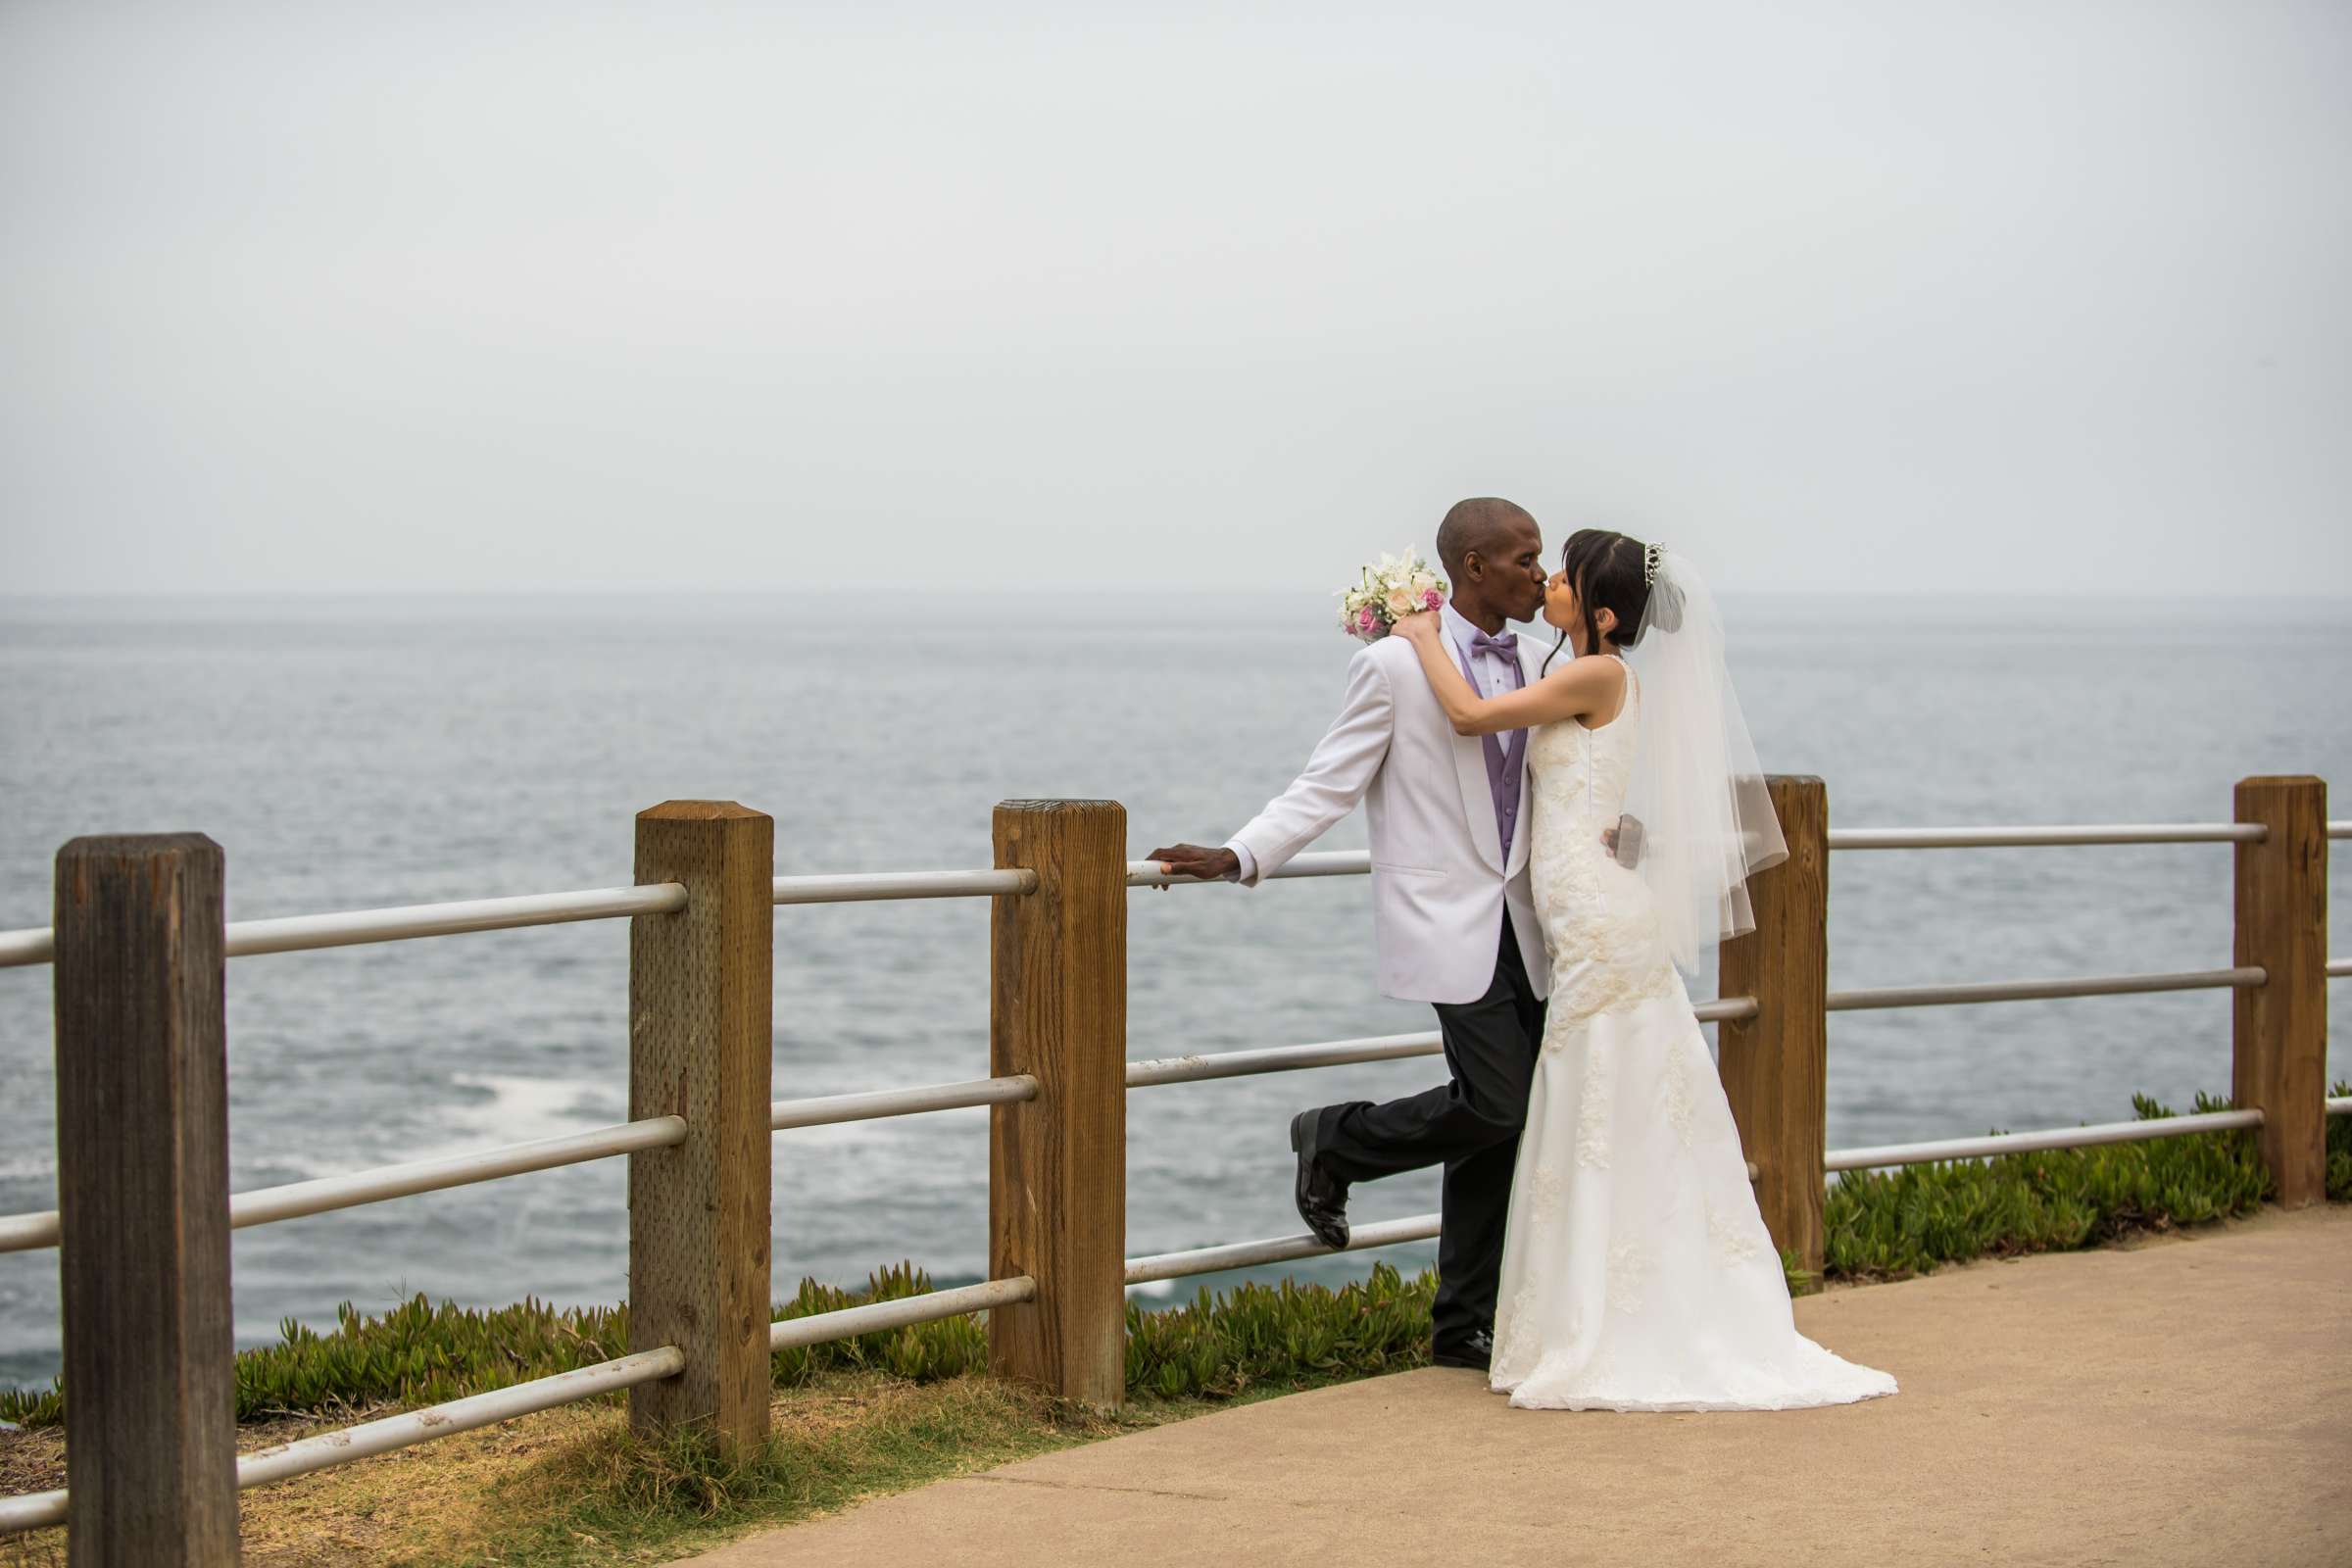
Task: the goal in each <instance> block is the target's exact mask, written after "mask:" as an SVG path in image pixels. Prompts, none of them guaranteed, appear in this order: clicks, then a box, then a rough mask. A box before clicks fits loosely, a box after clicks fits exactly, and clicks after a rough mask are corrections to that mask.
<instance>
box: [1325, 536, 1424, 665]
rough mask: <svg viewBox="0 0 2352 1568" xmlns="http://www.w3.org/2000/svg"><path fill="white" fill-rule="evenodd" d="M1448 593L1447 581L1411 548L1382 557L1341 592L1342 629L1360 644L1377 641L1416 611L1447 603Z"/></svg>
mask: <svg viewBox="0 0 2352 1568" xmlns="http://www.w3.org/2000/svg"><path fill="white" fill-rule="evenodd" d="M1449 592H1451V589H1450V588H1448V587H1447V585H1446V579H1445V578H1443V577H1441V576H1439V575H1438V574H1437V573H1436V572H1434V571H1432V570H1430V569H1429V564H1428V563H1426V562H1424V561H1423V560H1422V559H1421V558H1420V557H1419V556H1418V555H1416V554H1414V553H1413V551H1411V550H1410V549H1407V550H1406V551H1405V552H1404V553H1403V554H1402V555H1400V556H1383V557H1381V558H1380V560H1379V561H1378V562H1377V563H1375V564H1372V565H1369V566H1366V567H1364V568H1363V569H1362V570H1361V571H1359V572H1358V573H1357V574H1356V580H1355V583H1354V585H1353V586H1352V587H1348V588H1343V589H1341V590H1340V593H1339V598H1340V630H1342V631H1344V632H1346V633H1347V634H1348V636H1350V637H1353V638H1355V639H1357V640H1358V641H1359V642H1367V643H1373V642H1378V641H1380V639H1381V638H1383V637H1386V636H1387V635H1388V634H1389V628H1390V627H1391V626H1394V625H1395V624H1397V621H1399V620H1401V619H1403V618H1404V617H1405V616H1407V615H1409V614H1412V613H1414V612H1415V611H1421V610H1435V609H1437V608H1438V607H1439V606H1441V605H1443V604H1445V603H1446V594H1447V593H1449Z"/></svg>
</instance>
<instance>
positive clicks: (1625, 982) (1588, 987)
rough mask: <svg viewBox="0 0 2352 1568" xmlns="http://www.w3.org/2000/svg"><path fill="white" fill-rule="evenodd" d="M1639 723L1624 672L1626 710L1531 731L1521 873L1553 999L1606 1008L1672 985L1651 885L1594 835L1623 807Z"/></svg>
mask: <svg viewBox="0 0 2352 1568" xmlns="http://www.w3.org/2000/svg"><path fill="white" fill-rule="evenodd" d="M1629 674H1630V672H1629ZM1640 724H1641V693H1640V690H1639V689H1638V688H1637V687H1635V686H1634V684H1633V683H1632V681H1631V680H1630V679H1629V680H1628V682H1627V686H1626V693H1625V709H1624V711H1622V712H1620V713H1619V714H1618V715H1617V717H1616V718H1614V719H1612V720H1611V721H1610V722H1608V723H1607V724H1604V725H1602V726H1601V727H1600V728H1599V729H1596V730H1594V729H1587V728H1586V727H1585V726H1584V725H1582V724H1579V723H1576V722H1575V721H1573V720H1571V721H1569V722H1566V723H1561V724H1545V725H1544V726H1543V727H1541V728H1539V729H1537V730H1536V731H1535V732H1534V733H1533V734H1532V735H1530V736H1529V737H1528V743H1527V788H1528V795H1529V799H1530V809H1529V815H1528V827H1529V831H1530V832H1532V833H1533V834H1534V835H1535V837H1534V838H1533V839H1531V840H1530V841H1529V846H1528V848H1529V853H1528V875H1529V879H1530V882H1531V884H1532V886H1533V889H1534V893H1535V899H1536V914H1537V917H1538V918H1539V919H1540V920H1541V921H1542V922H1543V926H1544V952H1545V953H1546V954H1547V955H1548V956H1549V958H1550V963H1551V997H1552V1001H1551V1005H1552V1006H1553V1007H1555V1008H1559V1007H1565V1008H1566V1009H1568V1010H1569V1011H1572V1012H1577V1013H1597V1012H1610V1011H1614V1010H1616V1009H1618V1008H1622V1007H1630V1006H1634V1005H1638V1004H1640V1003H1643V1002H1647V1001H1650V1000H1652V999H1653V998H1657V997H1664V996H1667V995H1670V994H1672V993H1673V992H1674V991H1675V990H1677V989H1678V985H1679V983H1678V981H1677V979H1676V976H1675V972H1674V963H1673V960H1671V959H1670V958H1668V957H1667V956H1666V946H1665V943H1664V942H1663V941H1662V940H1661V939H1660V937H1659V934H1658V919H1657V912H1656V910H1655V909H1653V908H1652V907H1651V906H1650V899H1649V889H1648V888H1647V886H1645V885H1644V884H1643V883H1642V879H1641V878H1640V877H1639V876H1636V875H1635V874H1634V873H1633V872H1631V871H1629V870H1627V869H1626V868H1625V867H1624V866H1621V865H1619V864H1618V863H1617V861H1616V860H1615V859H1614V858H1611V856H1610V855H1609V852H1608V849H1607V847H1606V845H1604V844H1603V843H1602V840H1601V835H1602V834H1603V833H1605V832H1607V831H1608V830H1609V829H1611V828H1613V827H1615V826H1616V825H1617V818H1618V816H1619V815H1620V814H1621V813H1622V812H1623V811H1624V809H1625V789H1626V785H1627V783H1628V782H1629V781H1630V780H1631V779H1632V777H1633V772H1634V742H1635V737H1636V736H1637V734H1638V733H1639V731H1640Z"/></svg>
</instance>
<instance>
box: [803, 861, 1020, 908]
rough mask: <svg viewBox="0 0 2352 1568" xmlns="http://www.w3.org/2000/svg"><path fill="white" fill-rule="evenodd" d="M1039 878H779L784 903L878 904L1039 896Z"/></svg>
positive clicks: (925, 874)
mask: <svg viewBox="0 0 2352 1568" xmlns="http://www.w3.org/2000/svg"><path fill="white" fill-rule="evenodd" d="M1036 891H1037V873H1036V872H1035V871H1033V870H1031V869H1029V868H1028V867H1026V866H1021V867H1017V868H1015V869H1012V870H1005V871H1000V870H994V869H989V870H979V871H872V872H863V873H859V874H858V875H855V876H780V877H777V878H776V882H775V894H774V901H775V902H776V903H777V904H779V905H783V904H877V903H883V902H886V901H890V900H900V899H984V898H997V897H1001V896H1003V895H1005V894H1022V893H1035V892H1036Z"/></svg>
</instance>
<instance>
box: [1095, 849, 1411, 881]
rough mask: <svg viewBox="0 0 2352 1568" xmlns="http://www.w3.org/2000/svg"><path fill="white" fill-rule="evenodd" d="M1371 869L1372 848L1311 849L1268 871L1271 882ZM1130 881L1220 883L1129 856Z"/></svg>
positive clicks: (1358, 874) (1267, 877) (1357, 872)
mask: <svg viewBox="0 0 2352 1568" xmlns="http://www.w3.org/2000/svg"><path fill="white" fill-rule="evenodd" d="M1371 869H1372V852H1371V851H1369V850H1309V851H1307V852H1306V853H1305V854H1304V855H1294V856H1292V857H1291V858H1289V859H1287V860H1285V861H1284V862H1283V863H1282V864H1280V865H1278V866H1276V867H1275V868H1274V869H1273V870H1271V871H1268V872H1267V873H1266V880H1267V881H1269V882H1274V881H1284V880H1288V879H1290V878H1293V877H1308V876H1363V875H1365V874H1367V873H1368V872H1370V871H1371ZM1127 885H1128V886H1129V887H1131V888H1190V887H1217V886H1220V885H1221V884H1219V883H1217V882H1216V881H1214V880H1213V879H1212V880H1209V881H1202V880H1201V878H1199V877H1190V876H1170V875H1169V874H1167V873H1166V872H1164V871H1162V870H1161V869H1160V868H1159V862H1158V861H1157V860H1129V861H1128V862H1127Z"/></svg>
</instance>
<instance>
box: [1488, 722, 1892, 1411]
mask: <svg viewBox="0 0 2352 1568" xmlns="http://www.w3.org/2000/svg"><path fill="white" fill-rule="evenodd" d="M1640 719H1641V693H1640V689H1639V687H1638V686H1635V685H1633V684H1631V683H1630V682H1629V685H1628V689H1627V692H1626V701H1625V709H1624V711H1622V712H1621V713H1619V714H1618V716H1617V717H1616V718H1615V719H1613V720H1612V721H1610V722H1609V723H1607V724H1604V725H1602V726H1601V727H1600V728H1599V729H1597V730H1588V729H1586V728H1585V727H1584V726H1583V725H1581V724H1577V723H1573V722H1571V723H1562V724H1549V725H1545V726H1544V727H1543V728H1541V729H1538V730H1537V731H1535V732H1534V734H1532V735H1531V736H1530V737H1529V739H1528V753H1527V756H1528V768H1529V775H1528V788H1529V795H1530V800H1531V802H1532V805H1533V810H1532V811H1531V813H1530V815H1529V818H1528V830H1529V831H1530V832H1532V833H1533V834H1534V835H1535V837H1534V839H1533V841H1532V842H1531V844H1530V845H1529V857H1528V858H1529V864H1530V866H1531V868H1532V870H1533V875H1534V883H1535V887H1534V891H1535V898H1536V910H1537V913H1538V915H1539V916H1540V917H1541V919H1542V921H1543V926H1544V951H1545V953H1546V954H1547V956H1548V957H1549V962H1550V967H1551V1002H1550V1006H1549V1011H1548V1014H1547V1016H1546V1020H1545V1026H1544V1049H1543V1052H1542V1053H1541V1054H1540V1055H1539V1056H1538V1057H1537V1060H1536V1073H1535V1082H1534V1086H1533V1088H1532V1090H1531V1091H1530V1094H1529V1098H1528V1112H1527V1126H1526V1130H1525V1132H1524V1133H1523V1134H1522V1135H1521V1138H1520V1141H1519V1158H1518V1164H1517V1167H1516V1171H1515V1174H1514V1177H1513V1185H1512V1189H1511V1208H1510V1217H1509V1220H1508V1221H1507V1225H1506V1230H1505V1236H1504V1242H1503V1257H1502V1279H1501V1288H1500V1291H1499V1293H1498V1299H1500V1300H1501V1301H1502V1302H1503V1303H1504V1305H1503V1309H1502V1310H1501V1311H1500V1312H1499V1313H1498V1314H1497V1315H1496V1318H1495V1354H1494V1364H1493V1370H1492V1371H1491V1372H1490V1374H1489V1377H1490V1381H1491V1386H1492V1387H1493V1388H1494V1389H1495V1392H1497V1393H1502V1394H1508V1395H1509V1396H1510V1397H1511V1403H1513V1404H1514V1405H1519V1406H1523V1407H1533V1408H1552V1409H1577V1410H1585V1409H1605V1410H1779V1409H1790V1408H1795V1407H1799V1406H1805V1405H1818V1404H1842V1403H1846V1402H1848V1401H1850V1400H1854V1399H1866V1398H1870V1397H1875V1396H1878V1395H1885V1394H1892V1393H1893V1392H1894V1379H1892V1378H1891V1377H1888V1376H1887V1374H1886V1373H1884V1372H1878V1371H1873V1370H1872V1369H1871V1368H1869V1367H1864V1366H1856V1365H1854V1364H1853V1363H1851V1362H1849V1361H1844V1360H1841V1359H1839V1358H1838V1356H1836V1355H1833V1354H1832V1353H1831V1352H1829V1351H1828V1350H1826V1349H1824V1348H1821V1347H1820V1346H1818V1345H1816V1344H1814V1343H1813V1342H1812V1341H1811V1340H1808V1339H1806V1338H1805V1337H1804V1336H1803V1335H1801V1334H1799V1333H1797V1332H1796V1322H1795V1316H1794V1314H1793V1312H1792V1311H1791V1309H1790V1306H1789V1289H1788V1283H1787V1281H1786V1280H1785V1279H1784V1278H1783V1276H1782V1273H1781V1260H1780V1254H1779V1253H1778V1252H1777V1251H1776V1250H1774V1249H1773V1246H1772V1238H1771V1236H1770V1234H1769V1233H1767V1232H1766V1230H1765V1229H1764V1221H1763V1217H1762V1216H1761V1215H1760V1214H1758V1212H1757V1211H1756V1200H1755V1193H1754V1191H1753V1190H1752V1189H1751V1188H1750V1187H1749V1186H1748V1182H1747V1163H1746V1158H1745V1156H1744V1155H1743V1154H1742V1153H1741V1152H1740V1135H1739V1130H1738V1128H1736V1127H1735V1126H1734V1125H1733V1122H1732V1111H1731V1105H1730V1104H1729V1103H1728V1102H1726V1101H1725V1099H1724V1097H1723V1085H1722V1081H1721V1080H1720V1079H1719V1078H1718V1077H1717V1076H1716V1073H1715V1063H1714V1060H1713V1059H1712V1057H1710V1056H1709V1054H1708V1053H1707V1045H1706V1038H1705V1036H1703V1035H1702V1034H1700V1032H1699V1028H1698V1022H1697V1020H1696V1019H1695V1018H1693V1017H1692V1016H1691V998H1690V994H1689V993H1688V992H1687V991H1685V990H1684V988H1683V981H1682V976H1681V975H1680V974H1678V973H1677V972H1676V971H1675V968H1674V964H1673V961H1672V960H1671V959H1670V958H1669V957H1668V956H1667V954H1666V945H1665V942H1664V941H1663V939H1662V938H1661V937H1660V935H1659V931H1658V925H1657V918H1656V914H1655V912H1654V910H1653V909H1652V907H1651V906H1650V903H1649V898H1648V889H1647V888H1646V886H1645V885H1644V884H1643V883H1642V879H1641V878H1640V877H1639V876H1637V875H1635V874H1634V873H1633V872H1631V871H1628V870H1626V869H1625V868H1624V867H1622V866H1620V865H1619V864H1617V862H1616V861H1615V860H1614V859H1613V858H1610V856H1609V854H1608V852H1607V850H1606V849H1605V848H1604V847H1603V846H1602V843H1601V834H1602V832H1603V831H1604V830H1605V829H1607V828H1609V827H1611V826H1613V825H1614V824H1615V823H1616V821H1617V818H1618V815H1619V814H1620V813H1621V812H1622V811H1623V810H1624V802H1625V790H1626V785H1627V782H1628V781H1629V779H1630V778H1631V777H1632V773H1633V760H1634V747H1635V744H1636V739H1637V737H1638V735H1639V733H1640V729H1639V726H1640Z"/></svg>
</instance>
